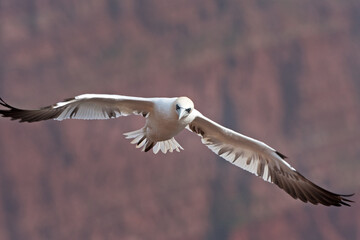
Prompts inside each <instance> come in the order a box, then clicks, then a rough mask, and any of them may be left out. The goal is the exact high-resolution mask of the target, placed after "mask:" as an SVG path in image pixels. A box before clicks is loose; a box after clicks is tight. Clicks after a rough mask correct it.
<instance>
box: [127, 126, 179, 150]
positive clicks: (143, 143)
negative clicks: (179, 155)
mask: <svg viewBox="0 0 360 240" xmlns="http://www.w3.org/2000/svg"><path fill="white" fill-rule="evenodd" d="M124 135H125V137H126V139H133V140H132V141H131V144H136V148H141V150H142V151H143V152H148V151H149V150H150V149H153V152H154V153H155V154H157V153H158V152H159V151H160V150H161V152H163V153H167V152H168V151H169V152H173V151H174V150H175V151H177V152H180V150H184V149H183V148H182V147H181V146H180V144H179V143H178V142H177V141H176V140H175V138H171V139H169V140H165V141H161V142H154V141H151V140H149V139H148V138H147V137H146V132H145V130H144V128H141V129H139V130H136V131H132V132H128V133H124Z"/></svg>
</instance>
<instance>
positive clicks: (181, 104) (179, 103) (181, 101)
mask: <svg viewBox="0 0 360 240" xmlns="http://www.w3.org/2000/svg"><path fill="white" fill-rule="evenodd" d="M193 109H194V103H193V101H191V99H190V98H188V97H179V98H178V99H177V100H176V101H175V111H176V113H177V114H178V117H179V120H180V119H182V118H184V117H187V116H188V115H190V113H191V112H192V110H193Z"/></svg>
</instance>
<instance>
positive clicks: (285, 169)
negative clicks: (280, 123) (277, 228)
mask: <svg viewBox="0 0 360 240" xmlns="http://www.w3.org/2000/svg"><path fill="white" fill-rule="evenodd" d="M194 111H196V110H194ZM194 114H195V115H196V117H195V118H194V120H193V121H192V122H191V123H190V124H189V128H190V130H192V131H193V132H195V133H197V134H198V135H200V136H201V137H202V143H204V144H205V145H206V146H207V147H208V148H209V149H211V150H212V151H213V152H214V153H216V154H218V155H219V156H220V157H222V158H224V159H225V160H227V161H229V162H231V163H232V164H234V165H236V166H238V167H240V168H243V169H245V170H247V171H249V172H251V173H253V174H255V175H257V176H259V177H261V178H262V179H264V180H265V181H268V182H271V183H274V184H276V185H277V186H279V187H280V188H282V189H283V190H285V191H286V192H287V193H288V194H290V195H291V196H292V197H293V198H295V199H297V198H299V199H300V200H302V201H303V202H311V203H313V204H318V203H320V204H323V205H326V206H331V205H334V206H341V205H346V206H350V205H349V202H352V201H351V200H349V199H347V198H346V197H350V196H352V195H353V194H351V195H340V194H336V193H332V192H329V191H327V190H325V189H323V188H321V187H319V186H317V185H316V184H314V183H313V182H311V181H309V180H308V179H306V178H305V177H304V176H302V175H301V174H300V173H299V172H297V171H296V170H295V169H294V168H293V167H291V166H290V165H289V164H288V163H287V162H286V161H285V160H284V159H285V158H286V157H285V156H284V155H283V154H281V153H280V152H278V151H276V150H275V149H273V148H271V147H269V146H268V145H266V144H265V143H263V142H260V141H258V140H255V139H252V138H249V137H247V136H244V135H242V134H240V133H237V132H235V131H233V130H231V129H228V128H225V127H223V126H221V125H220V124H217V123H215V122H214V121H212V120H210V119H209V118H207V117H205V116H203V115H202V114H201V113H200V112H198V111H196V112H194Z"/></svg>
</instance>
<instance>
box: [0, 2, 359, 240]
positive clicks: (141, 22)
mask: <svg viewBox="0 0 360 240" xmlns="http://www.w3.org/2000/svg"><path fill="white" fill-rule="evenodd" d="M82 93H114V94H123V95H130V96H144V97H153V96H183V95H186V96H189V97H190V98H192V99H193V100H194V102H195V107H196V108H197V109H198V110H200V111H201V112H202V113H203V114H204V115H206V116H208V117H209V118H211V119H213V120H215V121H217V122H219V123H221V124H223V125H225V126H227V127H230V128H232V129H234V130H237V131H239V132H241V133H243V134H246V135H249V136H251V137H254V138H257V139H259V140H261V141H265V142H266V143H268V144H269V145H270V146H272V147H274V148H276V149H278V150H279V151H280V152H282V153H284V154H285V155H287V156H288V157H289V158H288V161H289V162H290V164H292V165H293V166H294V167H295V168H296V169H297V170H298V171H300V172H301V173H302V174H303V175H305V176H306V177H308V178H309V179H311V180H313V181H314V182H315V183H317V184H319V185H320V186H322V187H325V188H327V189H329V190H331V191H334V192H337V193H353V192H355V193H357V195H355V196H354V197H353V198H352V199H353V200H355V201H356V202H357V203H354V204H353V206H352V207H351V208H348V207H342V208H336V207H324V206H314V205H311V204H305V203H303V202H301V201H299V200H294V199H292V198H291V197H290V196H289V195H287V194H286V193H285V192H283V191H282V190H281V189H279V188H278V187H277V186H275V185H271V184H269V183H266V182H264V181H262V180H261V179H260V178H257V177H255V176H253V175H251V174H250V173H247V172H245V171H243V170H241V169H239V168H237V167H235V166H232V165H231V164H229V163H227V162H226V161H224V160H221V159H220V158H219V157H217V156H215V155H214V154H213V153H212V152H211V151H210V150H208V149H207V148H206V147H205V146H203V145H202V144H201V142H200V139H199V138H198V136H196V135H195V134H192V133H190V132H188V131H184V132H183V133H181V134H180V135H179V136H178V137H177V140H178V141H179V143H180V144H181V145H182V146H183V147H184V148H185V151H182V152H181V153H172V154H171V153H168V154H166V155H163V154H158V155H154V154H152V153H150V152H149V153H142V152H140V151H139V149H136V148H135V147H134V146H133V145H130V143H129V141H128V140H126V139H124V137H123V135H122V134H123V133H124V132H128V131H133V130H136V129H138V128H140V127H142V125H143V124H144V120H143V119H142V118H139V117H133V116H132V117H127V118H121V119H116V120H108V121H76V120H68V121H63V122H56V121H48V122H40V123H33V124H19V123H17V122H11V121H9V120H8V119H0V239H5V240H7V239H10V240H23V239H29V240H32V239H34V240H38V239H55V240H57V239H59V240H61V239H84V240H85V239H125V240H127V239H129V240H137V239H160V240H161V239H164V240H166V239H170V240H172V239H175V240H176V239H190V240H191V239H195V240H196V239H210V240H218V239H229V240H236V239H330V240H335V239H360V207H359V202H360V197H359V196H360V194H359V190H360V175H359V173H358V172H359V170H360V161H359V158H360V128H359V125H360V2H359V1H355V0H353V1H351V0H349V1H337V0H328V1H311V0H302V1H295V0H294V1H282V0H281V1H272V0H256V1H238V0H192V1H181V0H171V1H168V0H157V1H154V0H77V1H57V0H27V1H22V0H2V1H1V2H0V96H1V97H3V98H4V99H5V100H6V101H7V102H8V103H10V104H12V105H14V106H16V107H21V108H38V107H41V106H46V105H50V104H53V103H55V102H57V101H60V100H63V99H65V98H68V97H73V96H76V95H79V94H82Z"/></svg>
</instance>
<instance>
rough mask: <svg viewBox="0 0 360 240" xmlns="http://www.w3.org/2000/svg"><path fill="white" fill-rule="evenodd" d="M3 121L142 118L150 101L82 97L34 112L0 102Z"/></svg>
mask: <svg viewBox="0 0 360 240" xmlns="http://www.w3.org/2000/svg"><path fill="white" fill-rule="evenodd" d="M0 105H2V106H4V107H5V108H7V109H5V110H0V114H1V115H2V116H3V117H9V118H11V120H20V122H37V121H42V120H48V119H54V120H60V121H61V120H64V119H88V120H90V119H110V118H116V117H120V116H126V115H129V114H142V115H143V116H144V117H146V116H148V114H149V113H150V112H151V111H152V110H153V107H154V104H153V102H152V101H151V99H148V98H138V97H128V96H121V95H108V94H83V95H80V96H77V97H74V98H71V99H66V100H64V101H62V102H58V103H56V104H54V105H51V106H48V107H43V108H41V109H37V110H24V109H18V108H15V107H12V106H10V105H9V104H7V103H6V102H4V100H2V99H1V98H0Z"/></svg>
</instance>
